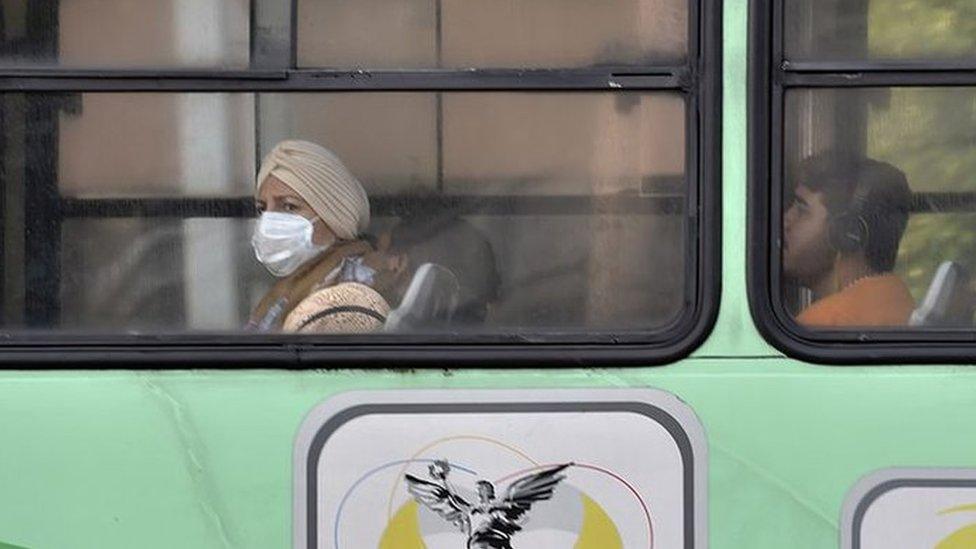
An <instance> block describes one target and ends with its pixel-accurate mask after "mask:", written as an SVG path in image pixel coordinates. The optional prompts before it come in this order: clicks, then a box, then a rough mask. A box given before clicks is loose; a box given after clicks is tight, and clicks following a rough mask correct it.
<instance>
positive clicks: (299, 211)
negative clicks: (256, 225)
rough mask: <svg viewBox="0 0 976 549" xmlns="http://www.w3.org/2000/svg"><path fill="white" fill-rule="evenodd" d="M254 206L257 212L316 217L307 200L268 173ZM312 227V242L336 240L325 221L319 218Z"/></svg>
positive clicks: (320, 243)
mask: <svg viewBox="0 0 976 549" xmlns="http://www.w3.org/2000/svg"><path fill="white" fill-rule="evenodd" d="M254 206H255V208H257V210H258V213H264V212H279V213H289V214H295V215H300V216H302V217H304V218H305V219H308V220H309V221H315V220H316V219H318V215H316V213H315V210H313V209H312V207H311V206H309V205H308V202H305V199H303V198H302V197H301V196H298V193H296V192H295V191H294V190H292V188H291V187H289V186H288V185H285V183H284V182H283V181H281V180H280V179H278V178H277V177H275V176H273V175H269V176H268V178H267V179H265V180H264V184H263V185H261V191H260V192H259V193H258V197H257V199H256V200H255V201H254ZM312 227H313V228H314V232H313V233H312V242H313V243H315V244H319V245H322V244H329V243H331V242H334V241H336V240H337V238H336V235H335V233H333V232H332V229H330V228H329V226H328V225H326V224H325V221H322V220H319V221H318V222H317V223H315V224H313V225H312Z"/></svg>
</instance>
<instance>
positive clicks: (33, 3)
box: [0, 0, 250, 68]
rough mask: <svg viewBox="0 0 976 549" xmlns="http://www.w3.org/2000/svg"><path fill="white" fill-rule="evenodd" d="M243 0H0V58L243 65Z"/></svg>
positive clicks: (246, 8) (246, 6) (36, 62)
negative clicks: (59, 0) (57, 0)
mask: <svg viewBox="0 0 976 549" xmlns="http://www.w3.org/2000/svg"><path fill="white" fill-rule="evenodd" d="M249 14H250V2H248V1H247V0H194V1H185V0H71V1H62V2H55V1H51V0H2V1H0V64H3V65H7V66H28V67H30V66H62V67H71V68H78V67H91V68H98V67H106V68H150V67H179V68H246V67H247V66H248V64H249V55H250V54H249V51H250V21H249Z"/></svg>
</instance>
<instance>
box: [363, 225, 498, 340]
mask: <svg viewBox="0 0 976 549" xmlns="http://www.w3.org/2000/svg"><path fill="white" fill-rule="evenodd" d="M377 247H378V249H379V252H378V255H380V256H382V258H383V259H382V260H380V261H376V260H374V259H373V258H372V257H369V258H367V261H368V262H369V263H371V264H377V265H379V268H378V274H377V281H376V288H377V289H378V290H379V291H380V292H381V293H383V294H384V295H385V296H387V297H388V299H389V300H390V302H391V303H400V302H401V301H402V300H403V297H404V295H405V292H406V290H407V288H408V286H409V284H410V282H411V281H412V280H413V278H414V277H415V275H416V273H417V269H418V268H420V267H421V266H423V265H425V264H434V265H438V266H440V267H442V268H445V269H447V270H449V271H450V272H451V273H452V274H453V275H454V276H455V277H456V279H457V284H458V300H457V307H456V308H455V310H454V311H453V314H452V316H451V325H452V327H453V328H463V327H465V326H467V327H472V326H479V325H482V324H484V323H485V320H486V319H487V317H488V314H489V312H490V310H491V305H492V304H493V303H494V302H495V301H496V300H497V299H498V297H499V287H500V277H499V273H498V268H497V265H496V260H495V251H494V248H493V247H492V245H491V242H490V241H489V240H488V238H487V237H486V236H485V235H484V233H482V232H481V230H479V229H478V228H477V227H475V226H474V225H473V224H471V223H470V222H468V221H466V220H464V219H461V218H460V217H458V216H456V215H454V214H452V213H450V212H447V213H444V214H441V215H413V216H408V217H406V218H404V219H402V220H401V221H400V222H399V223H398V224H397V225H396V226H395V227H394V228H393V229H392V230H391V231H389V232H387V233H385V234H383V235H381V236H380V238H379V242H378V245H377Z"/></svg>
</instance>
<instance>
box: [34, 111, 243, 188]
mask: <svg viewBox="0 0 976 549" xmlns="http://www.w3.org/2000/svg"><path fill="white" fill-rule="evenodd" d="M34 97H39V96H34ZM48 97H49V98H50V99H49V101H48V102H47V105H48V106H54V107H57V108H56V114H57V120H56V122H57V134H56V135H57V138H58V151H59V155H58V158H57V161H58V164H57V173H58V182H59V188H60V191H61V194H63V195H65V196H74V197H82V198H91V197H130V196H184V195H185V196H228V195H229V196H235V195H243V194H248V193H250V191H251V188H252V184H251V182H250V179H251V178H252V177H253V173H254V98H253V95H251V94H214V93H208V94H194V93H180V94H164V93H84V94H64V95H60V96H48Z"/></svg>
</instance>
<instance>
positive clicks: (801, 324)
mask: <svg viewBox="0 0 976 549" xmlns="http://www.w3.org/2000/svg"><path fill="white" fill-rule="evenodd" d="M771 8H772V10H771V11H770V12H769V13H768V14H767V15H768V16H769V19H767V20H766V21H767V22H768V23H769V28H768V29H766V30H768V31H769V34H767V35H766V36H764V37H763V39H761V40H757V41H756V43H755V44H754V46H755V48H756V51H754V53H755V54H756V55H757V56H759V57H758V58H757V62H759V63H762V61H761V60H758V59H761V58H763V57H765V58H767V59H770V60H771V61H772V62H771V63H770V64H769V66H770V67H775V68H774V69H773V70H774V71H775V72H776V73H778V74H776V75H775V76H774V77H773V78H771V79H770V80H769V81H768V82H770V83H771V85H770V86H769V87H768V88H761V87H760V86H757V87H756V90H757V93H769V94H770V95H769V97H770V98H771V99H772V103H771V104H772V105H773V108H771V109H770V110H769V111H768V112H766V113H765V114H763V113H762V112H759V113H756V116H772V117H773V119H772V124H771V127H772V128H778V130H777V131H773V132H770V133H769V134H761V133H757V134H756V135H754V138H755V141H754V142H753V145H754V152H755V154H756V155H757V156H756V157H755V158H756V159H757V160H758V159H760V158H761V159H762V162H763V163H764V168H763V169H766V170H768V172H766V173H768V174H769V179H768V181H769V185H770V186H769V187H768V188H767V189H766V191H765V192H763V191H762V190H761V189H760V188H759V187H756V194H754V198H755V199H756V200H757V201H760V202H765V203H766V204H767V207H768V208H769V209H768V212H769V215H770V218H771V219H772V223H769V224H768V225H767V227H768V228H769V233H768V234H767V235H766V236H763V237H762V238H761V239H760V238H759V235H760V233H762V232H763V231H764V229H762V228H760V227H759V225H758V224H759V223H761V222H760V221H759V220H758V219H756V220H754V225H753V229H754V237H755V238H754V243H759V244H757V245H760V246H768V247H767V249H766V251H765V253H764V255H766V256H767V257H769V258H770V262H769V266H770V268H769V269H768V271H766V272H765V273H763V272H762V271H763V270H762V269H758V270H754V271H753V274H754V277H753V281H752V289H751V291H752V294H753V300H754V301H756V300H757V299H758V300H768V301H766V303H767V307H768V308H767V309H765V312H762V311H760V312H759V313H758V314H757V319H758V321H759V323H760V324H762V325H764V326H765V327H766V328H767V333H769V334H771V335H772V336H773V337H772V339H773V340H774V341H776V342H778V343H780V344H781V345H782V346H783V347H784V348H790V349H802V351H803V352H804V353H806V355H805V356H807V357H810V356H816V357H818V358H822V357H828V358H829V359H847V358H848V357H851V356H853V355H854V354H857V353H858V352H862V353H877V352H879V351H878V350H877V349H879V348H884V346H885V345H888V344H892V343H902V342H905V341H907V340H911V341H913V342H919V343H921V345H918V346H915V347H913V348H912V349H911V350H909V351H907V352H899V353H892V354H893V356H894V357H895V358H898V359H903V360H904V359H909V358H910V357H911V356H914V355H915V354H917V355H918V356H931V355H927V354H925V353H928V352H930V351H932V350H934V352H936V354H938V353H940V352H947V353H952V352H956V351H955V350H950V348H951V347H952V344H951V342H953V341H959V342H961V341H962V340H963V339H961V338H966V337H969V336H968V335H967V333H969V332H971V331H972V330H973V329H974V327H976V324H974V309H976V297H974V295H976V286H974V279H973V277H972V274H971V273H973V269H974V268H976V246H974V245H973V244H976V240H974V238H976V237H974V236H973V229H974V228H976V225H974V223H973V220H974V219H976V218H973V215H974V214H976V206H974V204H976V201H974V197H976V194H974V193H976V179H974V178H973V176H972V174H973V173H974V170H976V163H974V159H976V91H974V90H976V87H974V86H976V80H973V79H972V78H968V76H969V75H971V74H970V73H960V72H959V70H958V69H959V67H960V66H969V65H971V64H972V62H973V60H974V59H976V42H974V41H973V36H974V35H973V33H972V21H973V20H974V18H973V15H974V12H973V7H972V3H971V2H953V1H949V2H941V3H939V5H938V6H932V5H930V4H926V3H924V2H910V1H907V0H905V1H901V0H895V1H893V2H881V1H858V2H841V1H836V2H835V1H832V0H831V1H827V2H817V3H813V2H806V1H799V2H785V3H773V5H772V6H771ZM779 10H782V11H783V13H782V14H779V15H777V12H778V11H779ZM760 28H761V27H760ZM777 33H782V37H783V45H781V46H780V45H777V44H775V43H774V42H773V41H772V40H768V39H769V38H770V37H772V36H776V35H777ZM766 40H768V41H766ZM760 48H761V50H762V51H759V49H760ZM757 75H758V76H761V73H757ZM961 75H963V76H962V77H961V78H960V76H961ZM757 82H758V80H757ZM759 90H762V91H759ZM777 102H781V103H777ZM758 181H760V180H759V179H757V184H758ZM757 310H758V309H757ZM772 317H776V318H777V319H778V320H776V321H773V320H772ZM774 326H778V327H774ZM783 328H786V330H783ZM936 334H937V335H936ZM845 341H846V342H857V347H858V350H855V349H854V346H853V345H852V346H851V348H850V349H846V348H844V347H842V346H837V345H834V346H830V345H831V343H836V342H845ZM926 341H929V342H931V346H930V347H926V344H925V343H924V342H926ZM936 341H943V342H949V344H943V345H942V346H941V347H940V345H939V344H938V343H936ZM821 345H823V346H821ZM869 349H872V350H869ZM850 353H853V354H850ZM872 356H882V355H872ZM883 356H887V355H883Z"/></svg>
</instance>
